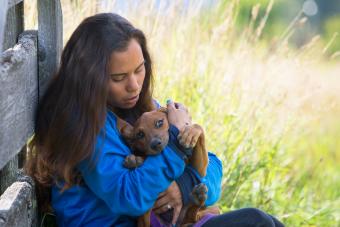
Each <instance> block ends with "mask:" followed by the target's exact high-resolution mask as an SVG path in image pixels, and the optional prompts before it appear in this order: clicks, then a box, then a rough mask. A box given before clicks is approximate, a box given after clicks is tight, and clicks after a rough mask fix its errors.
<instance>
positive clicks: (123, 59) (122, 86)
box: [108, 39, 145, 109]
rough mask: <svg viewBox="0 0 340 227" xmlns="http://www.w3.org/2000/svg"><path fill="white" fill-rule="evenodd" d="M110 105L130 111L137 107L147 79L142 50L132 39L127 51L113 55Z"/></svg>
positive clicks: (110, 71)
mask: <svg viewBox="0 0 340 227" xmlns="http://www.w3.org/2000/svg"><path fill="white" fill-rule="evenodd" d="M109 67H110V68H109V73H110V77H111V80H110V84H109V97H108V104H109V105H110V106H112V107H118V108H121V109H129V108H132V107H134V106H135V105H136V103H137V101H138V99H139V94H140V92H141V90H142V87H143V82H144V78H145V66H144V57H143V53H142V49H141V47H140V45H139V43H138V42H137V41H136V40H135V39H131V40H130V42H129V44H128V47H127V49H126V50H125V51H121V52H117V51H114V52H112V54H111V58H110V64H109Z"/></svg>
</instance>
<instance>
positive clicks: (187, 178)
mask: <svg viewBox="0 0 340 227" xmlns="http://www.w3.org/2000/svg"><path fill="white" fill-rule="evenodd" d="M208 157H209V164H208V168H207V175H206V176H205V177H201V176H200V175H199V174H198V172H197V171H196V170H195V169H194V168H193V167H191V166H187V167H186V168H185V170H184V173H183V174H182V175H181V176H180V177H179V178H178V179H176V182H177V184H178V186H179V188H180V190H181V194H182V201H183V204H184V205H186V204H188V203H189V202H190V193H191V191H192V189H193V188H194V186H195V185H197V184H199V183H205V184H206V185H207V187H208V198H207V201H206V202H205V205H206V206H211V205H213V204H214V203H216V202H217V200H218V199H219V197H220V194H221V181H222V162H221V161H220V160H219V159H218V158H217V156H216V155H215V154H213V153H210V152H209V154H208Z"/></svg>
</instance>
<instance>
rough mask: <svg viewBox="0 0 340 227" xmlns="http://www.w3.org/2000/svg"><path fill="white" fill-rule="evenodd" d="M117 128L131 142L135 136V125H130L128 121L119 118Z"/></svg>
mask: <svg viewBox="0 0 340 227" xmlns="http://www.w3.org/2000/svg"><path fill="white" fill-rule="evenodd" d="M117 128H118V131H119V133H120V134H121V135H122V136H123V138H124V139H125V140H126V141H127V142H129V141H131V140H132V137H133V126H132V125H130V124H129V123H128V122H126V121H124V120H122V119H120V118H117Z"/></svg>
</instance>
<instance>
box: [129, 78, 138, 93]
mask: <svg viewBox="0 0 340 227" xmlns="http://www.w3.org/2000/svg"><path fill="white" fill-rule="evenodd" d="M138 89H139V84H138V78H137V75H135V74H132V75H130V76H129V79H128V83H127V91H129V92H134V91H138Z"/></svg>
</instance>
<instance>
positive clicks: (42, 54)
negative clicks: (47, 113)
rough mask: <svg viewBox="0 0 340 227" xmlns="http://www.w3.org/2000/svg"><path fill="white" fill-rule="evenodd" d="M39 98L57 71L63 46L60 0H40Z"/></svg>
mask: <svg viewBox="0 0 340 227" xmlns="http://www.w3.org/2000/svg"><path fill="white" fill-rule="evenodd" d="M38 25H39V28H38V62H39V99H40V98H41V97H42V94H43V93H44V91H45V89H46V85H47V83H48V81H49V79H50V78H51V75H53V74H54V73H56V70H57V67H58V65H59V60H60V56H61V50H62V46H63V39H62V38H63V25H62V11H61V4H60V0H49V1H46V0H38Z"/></svg>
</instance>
